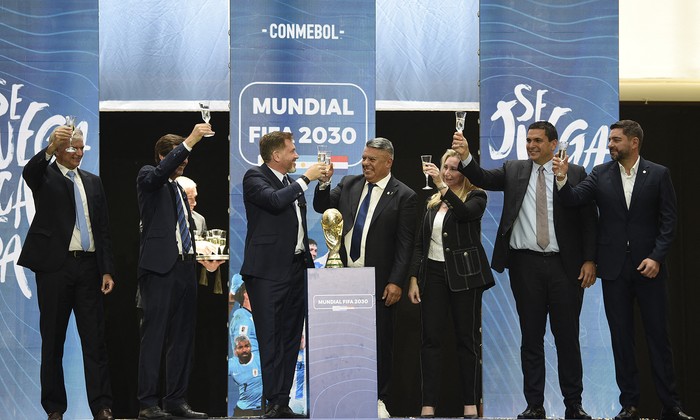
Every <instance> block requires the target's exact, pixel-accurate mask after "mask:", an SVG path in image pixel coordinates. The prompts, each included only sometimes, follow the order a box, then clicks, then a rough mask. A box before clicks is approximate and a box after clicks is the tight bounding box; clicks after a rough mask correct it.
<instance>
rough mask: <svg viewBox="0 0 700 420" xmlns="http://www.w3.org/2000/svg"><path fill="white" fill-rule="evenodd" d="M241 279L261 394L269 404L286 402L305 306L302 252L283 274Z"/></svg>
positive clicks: (297, 350) (287, 400) (297, 353)
mask: <svg viewBox="0 0 700 420" xmlns="http://www.w3.org/2000/svg"><path fill="white" fill-rule="evenodd" d="M243 280H244V282H245V285H246V290H247V291H248V298H249V299H250V306H251V310H252V312H253V322H254V323H255V333H256V335H257V337H258V349H259V351H260V367H261V369H262V382H263V397H264V398H265V399H266V400H267V401H268V406H269V405H272V404H281V405H288V404H289V392H290V390H291V389H292V381H293V380H294V372H295V370H296V363H297V356H298V355H299V347H300V345H301V334H302V331H303V328H304V318H305V317H306V310H307V306H306V266H305V264H304V258H303V254H302V255H301V256H300V257H295V258H294V261H293V263H292V265H291V267H290V269H289V273H288V274H287V276H285V278H282V279H274V280H272V279H263V278H258V277H249V276H246V277H244V278H243Z"/></svg>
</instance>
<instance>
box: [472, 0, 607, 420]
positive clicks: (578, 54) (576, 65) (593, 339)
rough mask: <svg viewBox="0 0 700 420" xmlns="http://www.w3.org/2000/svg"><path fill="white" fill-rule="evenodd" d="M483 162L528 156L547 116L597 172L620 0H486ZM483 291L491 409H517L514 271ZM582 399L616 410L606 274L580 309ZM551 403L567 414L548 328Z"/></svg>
mask: <svg viewBox="0 0 700 420" xmlns="http://www.w3.org/2000/svg"><path fill="white" fill-rule="evenodd" d="M480 16H481V22H480V34H481V37H480V42H481V47H480V51H481V60H480V65H481V127H480V130H481V133H480V139H481V165H482V167H484V168H487V169H488V168H495V167H500V166H501V165H502V164H503V162H504V161H505V160H506V159H527V154H526V150H525V139H526V136H527V127H528V125H530V124H531V123H533V122H535V121H539V120H548V121H550V122H551V123H552V124H554V126H555V127H556V128H557V131H558V132H559V140H560V144H561V142H566V143H568V146H569V147H568V153H569V155H570V161H572V162H574V163H577V164H580V165H583V166H584V167H586V170H587V171H588V172H590V170H591V169H592V168H593V166H594V165H597V164H600V163H602V162H604V161H605V160H608V159H609V155H608V150H607V137H608V126H609V125H610V124H611V123H613V122H615V121H616V120H617V119H618V109H619V95H618V67H619V66H618V41H619V40H618V4H617V2H610V1H606V0H589V1H572V0H567V1H561V2H556V4H555V3H554V2H537V1H531V0H528V1H515V0H510V1H508V0H482V1H481V7H480ZM502 208H503V194H502V193H500V192H489V205H488V208H487V212H486V214H485V215H484V219H483V238H484V245H485V248H487V253H491V252H492V251H493V242H492V240H493V238H495V237H496V233H497V229H498V224H499V218H500V214H501V211H502ZM494 274H496V277H497V281H496V283H497V286H496V287H494V288H493V289H491V290H490V291H489V292H488V293H485V294H484V313H483V335H484V407H485V415H486V416H488V417H513V416H514V415H515V414H517V413H519V412H521V411H523V410H524V409H525V407H526V403H525V398H524V396H523V379H522V373H521V370H520V329H519V324H518V317H517V311H516V309H515V303H514V301H513V297H512V293H511V291H510V285H509V278H508V273H507V271H506V272H504V273H503V274H499V273H494ZM580 342H581V353H582V356H583V371H584V384H583V385H584V392H583V405H584V407H585V408H586V410H588V412H589V414H591V415H592V416H593V417H611V415H612V414H614V413H613V412H617V407H618V405H617V397H618V390H617V386H616V385H615V377H614V366H613V361H612V349H611V347H610V334H609V331H608V326H607V321H606V319H605V312H604V309H603V301H602V293H601V289H600V283H597V284H596V285H594V286H593V287H592V288H590V289H587V290H586V292H585V297H584V305H583V310H582V313H581V329H580ZM545 352H546V367H547V377H546V387H545V409H546V411H547V414H548V415H549V416H556V417H563V415H564V406H563V403H562V395H561V391H560V389H559V382H558V376H557V368H556V366H557V365H556V349H555V346H554V339H553V337H552V335H551V333H550V332H549V331H548V332H547V335H546V336H545Z"/></svg>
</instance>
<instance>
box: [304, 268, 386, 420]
mask: <svg viewBox="0 0 700 420" xmlns="http://www.w3.org/2000/svg"><path fill="white" fill-rule="evenodd" d="M308 280H309V283H308V303H309V317H308V330H307V337H306V348H307V351H308V365H307V366H308V371H307V373H308V378H309V387H308V390H309V417H310V418H377V333H376V312H375V310H376V309H375V304H376V299H375V290H374V268H321V269H310V270H308Z"/></svg>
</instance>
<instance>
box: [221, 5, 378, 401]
mask: <svg viewBox="0 0 700 420" xmlns="http://www.w3.org/2000/svg"><path fill="white" fill-rule="evenodd" d="M231 63H234V65H233V66H232V68H231V142H230V143H231V146H230V147H231V148H230V150H231V158H230V162H231V168H230V174H231V181H230V200H231V201H230V203H231V206H230V208H231V216H230V233H229V242H230V255H231V260H230V269H231V274H234V273H237V272H238V271H239V269H240V267H241V264H242V258H243V247H244V240H245V234H246V217H245V208H244V206H243V197H242V189H241V181H242V179H243V174H244V173H245V171H246V170H248V168H250V167H251V166H252V165H258V164H260V163H261V162H260V161H259V156H258V152H259V147H258V145H259V140H260V138H261V137H262V136H263V135H264V134H265V133H267V132H270V131H274V130H282V131H289V132H291V133H293V134H294V139H295V143H296V147H297V153H298V154H299V155H300V158H299V160H298V161H297V175H300V174H303V173H304V171H305V168H306V167H308V165H310V164H312V163H314V162H316V154H317V146H318V145H320V144H325V145H328V147H329V149H330V151H331V153H332V155H333V160H334V162H335V167H336V172H335V176H334V184H335V183H337V182H338V181H339V180H340V178H341V177H342V176H343V175H345V174H348V173H359V171H360V167H359V163H360V160H361V155H362V150H363V148H364V144H365V142H366V141H367V140H368V139H369V138H372V137H373V136H374V129H375V119H374V111H375V109H374V103H375V3H374V1H371V0H362V1H346V0H342V1H339V0H311V1H305V2H303V3H294V4H292V3H288V2H259V1H253V0H234V1H232V2H231ZM212 141H216V140H212ZM315 186H316V184H315V183H312V186H311V187H312V188H310V189H309V191H307V194H306V199H307V202H309V203H311V202H312V200H313V188H314V187H315ZM307 220H308V224H309V236H310V237H311V238H314V239H316V240H317V241H318V242H319V255H320V256H322V255H323V254H324V253H326V252H327V251H326V249H325V248H326V247H325V244H324V240H323V233H322V230H321V226H320V223H319V222H320V215H319V214H316V213H315V212H314V211H313V209H312V207H311V206H310V205H309V207H308V209H307ZM274 258H275V256H273V255H271V256H270V263H271V264H274ZM235 392H236V390H234V389H230V390H229V394H230V398H229V399H230V400H232V399H234V398H235V395H232V393H235Z"/></svg>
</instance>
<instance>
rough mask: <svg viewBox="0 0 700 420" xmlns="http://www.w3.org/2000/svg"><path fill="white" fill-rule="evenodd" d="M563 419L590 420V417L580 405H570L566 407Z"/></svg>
mask: <svg viewBox="0 0 700 420" xmlns="http://www.w3.org/2000/svg"><path fill="white" fill-rule="evenodd" d="M564 418H565V419H590V418H591V416H589V415H588V413H586V410H584V409H583V406H582V405H581V404H571V405H570V406H568V407H566V411H564Z"/></svg>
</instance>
